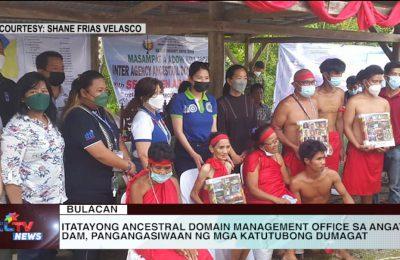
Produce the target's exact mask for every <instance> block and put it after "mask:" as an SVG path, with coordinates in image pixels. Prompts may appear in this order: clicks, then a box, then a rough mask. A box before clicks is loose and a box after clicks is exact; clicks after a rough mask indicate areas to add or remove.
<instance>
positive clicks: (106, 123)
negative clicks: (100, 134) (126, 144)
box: [91, 111, 118, 150]
mask: <svg viewBox="0 0 400 260" xmlns="http://www.w3.org/2000/svg"><path fill="white" fill-rule="evenodd" d="M91 113H92V114H93V116H95V117H96V118H97V119H99V120H100V121H101V122H103V123H104V124H105V125H106V126H107V128H108V130H110V132H111V133H112V135H113V141H114V148H115V149H116V150H118V140H117V136H116V135H115V133H114V130H113V129H112V127H111V125H110V124H109V123H108V121H107V120H106V119H103V118H101V117H100V116H99V115H98V114H97V113H96V112H93V111H91Z"/></svg>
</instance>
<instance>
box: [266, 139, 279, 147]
mask: <svg viewBox="0 0 400 260" xmlns="http://www.w3.org/2000/svg"><path fill="white" fill-rule="evenodd" d="M278 143H279V140H278V139H275V140H273V141H272V142H269V143H267V142H265V143H264V144H265V145H268V146H271V145H274V144H278Z"/></svg>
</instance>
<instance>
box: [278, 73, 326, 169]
mask: <svg viewBox="0 0 400 260" xmlns="http://www.w3.org/2000/svg"><path fill="white" fill-rule="evenodd" d="M292 85H293V87H294V93H293V94H292V95H290V96H288V97H286V98H285V99H283V100H282V101H281V102H280V103H279V105H278V107H277V108H276V110H275V112H274V116H273V119H272V126H273V128H274V130H275V132H276V135H277V136H278V139H279V140H280V141H281V142H282V144H283V146H284V150H283V155H284V157H283V158H284V161H285V164H286V166H287V167H288V169H289V171H290V174H291V175H292V176H295V175H296V174H298V173H299V172H300V171H302V170H304V164H303V163H302V162H301V161H300V160H299V155H298V150H299V144H300V137H299V126H298V125H297V122H298V121H301V120H311V119H318V106H317V101H316V100H315V99H314V98H313V95H314V93H315V77H314V75H313V74H312V72H311V71H309V70H307V69H301V70H299V71H297V72H296V73H295V74H294V77H293V82H292Z"/></svg>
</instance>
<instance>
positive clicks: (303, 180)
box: [290, 140, 354, 204]
mask: <svg viewBox="0 0 400 260" xmlns="http://www.w3.org/2000/svg"><path fill="white" fill-rule="evenodd" d="M325 151H326V147H325V145H324V144H323V143H321V142H320V141H316V140H307V141H305V142H303V143H302V144H301V145H300V148H299V154H300V158H301V160H302V161H303V162H304V164H305V170H304V171H302V172H300V173H299V174H298V175H296V177H294V178H293V179H292V182H291V185H290V189H291V191H292V192H293V194H294V195H295V196H296V198H297V199H298V200H299V201H301V203H302V204H326V203H328V202H329V199H330V196H331V188H332V187H334V188H336V190H337V191H338V193H339V194H340V195H341V196H342V199H343V202H344V203H345V204H354V201H353V199H352V197H351V196H350V194H349V193H348V192H347V191H346V188H345V187H344V185H343V183H342V181H341V179H340V176H339V174H338V173H337V172H336V171H334V170H331V169H329V168H327V167H325V166H326V162H325Z"/></svg>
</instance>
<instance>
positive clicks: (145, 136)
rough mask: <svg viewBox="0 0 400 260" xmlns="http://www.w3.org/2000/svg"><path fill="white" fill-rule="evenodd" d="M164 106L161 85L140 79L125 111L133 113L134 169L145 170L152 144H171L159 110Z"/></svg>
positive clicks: (152, 80) (147, 78)
mask: <svg viewBox="0 0 400 260" xmlns="http://www.w3.org/2000/svg"><path fill="white" fill-rule="evenodd" d="M163 106H164V95H163V84H162V82H161V81H160V80H158V79H155V78H150V77H146V78H142V79H141V80H139V81H138V83H137V84H136V87H135V97H134V99H132V100H131V102H129V104H128V106H127V109H128V110H130V111H133V116H134V117H133V120H132V124H131V133H132V138H131V140H132V151H133V162H134V163H135V165H136V169H137V170H138V171H140V170H141V169H146V168H147V165H148V157H147V154H148V151H149V147H150V145H151V144H152V143H158V142H164V143H168V144H170V143H171V133H170V132H169V130H168V127H167V125H166V124H165V122H164V120H163V118H162V116H161V113H160V112H161V110H162V109H163Z"/></svg>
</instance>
